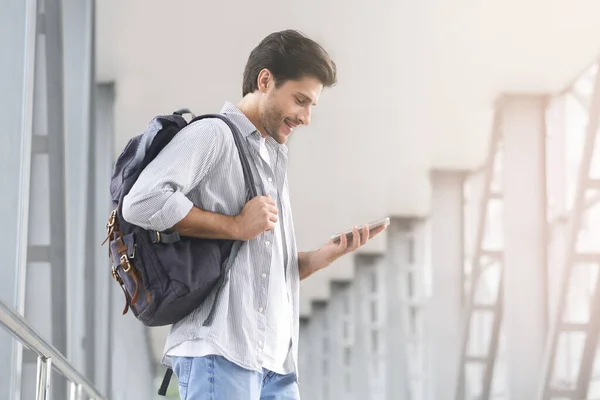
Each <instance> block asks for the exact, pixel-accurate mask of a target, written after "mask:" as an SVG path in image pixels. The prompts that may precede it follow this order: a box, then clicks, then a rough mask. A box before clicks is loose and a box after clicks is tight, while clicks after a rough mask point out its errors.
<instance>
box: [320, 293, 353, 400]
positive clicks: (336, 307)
mask: <svg viewBox="0 0 600 400" xmlns="http://www.w3.org/2000/svg"><path fill="white" fill-rule="evenodd" d="M348 287H349V284H348V283H341V282H333V283H331V299H330V301H329V304H328V305H327V309H326V313H327V315H328V320H329V321H330V322H331V329H330V341H329V343H330V349H329V351H330V353H329V363H330V368H331V371H332V373H331V374H330V375H329V382H330V398H331V399H335V400H337V399H340V400H342V399H343V400H349V399H351V398H353V397H352V380H353V375H352V368H351V364H350V363H351V361H352V350H353V346H352V328H353V325H352V322H353V318H352V317H353V313H352V308H351V304H350V296H349V295H348Z"/></svg>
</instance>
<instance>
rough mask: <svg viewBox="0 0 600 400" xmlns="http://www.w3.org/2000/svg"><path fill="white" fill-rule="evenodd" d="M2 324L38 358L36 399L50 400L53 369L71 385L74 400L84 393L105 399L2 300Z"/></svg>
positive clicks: (0, 322) (0, 307)
mask: <svg viewBox="0 0 600 400" xmlns="http://www.w3.org/2000/svg"><path fill="white" fill-rule="evenodd" d="M0 325H2V326H4V327H5V328H6V329H7V330H8V332H9V333H11V334H12V335H13V336H15V337H16V338H17V340H19V341H20V342H21V343H23V344H24V345H25V346H26V347H27V348H29V350H31V351H33V352H34V353H36V354H37V356H38V368H37V385H36V400H47V399H48V398H49V397H50V376H51V373H50V372H51V371H52V368H54V369H56V370H57V371H58V372H60V373H61V374H62V375H63V376H64V377H65V378H66V379H67V380H68V381H69V382H70V383H71V388H70V399H71V400H81V399H82V396H83V394H84V393H85V394H86V395H87V396H90V397H91V398H92V399H94V400H105V397H103V396H102V395H101V394H100V393H98V391H97V390H96V389H95V388H94V386H93V385H92V384H91V383H90V382H89V381H88V380H87V379H85V378H84V377H83V375H81V374H80V373H79V372H78V371H77V370H76V369H75V368H74V367H73V366H72V365H71V364H70V363H69V361H67V359H66V358H65V357H64V356H63V355H62V354H61V353H60V352H59V351H58V350H56V349H55V348H54V346H52V345H51V344H49V343H48V342H46V341H45V340H44V339H42V337H41V336H40V335H39V334H38V333H37V332H36V331H35V330H34V329H33V328H32V327H31V326H30V325H29V324H28V323H27V322H26V321H25V319H23V317H22V316H21V315H19V314H18V313H16V312H15V311H13V310H12V309H11V308H10V307H8V306H7V305H6V304H4V303H3V302H2V301H0Z"/></svg>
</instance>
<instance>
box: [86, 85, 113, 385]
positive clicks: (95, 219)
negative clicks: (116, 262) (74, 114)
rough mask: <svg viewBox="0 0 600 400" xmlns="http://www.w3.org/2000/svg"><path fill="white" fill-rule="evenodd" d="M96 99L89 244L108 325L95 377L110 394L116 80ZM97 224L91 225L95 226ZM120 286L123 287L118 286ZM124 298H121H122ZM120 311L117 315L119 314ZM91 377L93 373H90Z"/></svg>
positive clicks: (98, 305) (98, 310)
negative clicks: (109, 224)
mask: <svg viewBox="0 0 600 400" xmlns="http://www.w3.org/2000/svg"><path fill="white" fill-rule="evenodd" d="M95 94H96V96H95V98H96V101H95V106H96V109H95V123H96V125H95V134H94V135H93V142H92V148H93V150H94V168H93V179H90V181H91V182H93V183H94V188H93V189H92V191H91V193H90V196H91V197H90V199H91V200H92V202H93V205H90V208H89V210H88V212H89V213H90V215H89V217H88V218H89V219H88V222H89V223H90V228H88V231H91V232H90V234H89V236H88V246H89V247H88V248H91V249H94V251H93V252H91V251H90V252H89V253H90V255H91V256H92V257H93V260H92V261H91V262H90V264H91V265H92V268H93V273H94V277H93V278H92V279H94V282H95V287H96V291H95V292H96V299H95V312H94V321H93V322H94V324H95V327H100V328H102V327H104V329H95V340H94V345H95V352H94V354H95V356H94V360H93V361H94V362H95V363H96V366H95V377H94V379H95V380H94V382H95V383H96V387H97V388H98V389H99V390H100V391H101V392H102V393H106V394H107V395H110V393H112V383H111V373H110V371H111V365H110V360H111V357H110V355H111V354H112V340H113V338H112V336H111V332H112V328H111V326H112V320H113V318H115V315H113V314H112V313H111V310H112V305H111V304H112V302H113V301H114V299H113V297H112V296H111V295H110V294H111V289H113V288H114V283H115V282H114V281H113V279H112V277H111V276H110V273H108V271H109V270H110V261H109V259H108V254H107V253H108V252H107V250H106V247H100V246H99V243H102V241H103V240H104V236H105V232H104V231H103V230H101V229H96V228H97V227H101V226H104V225H105V224H106V220H107V215H108V214H109V213H110V209H111V203H110V191H109V186H108V185H107V184H106V183H107V182H110V176H111V174H112V165H113V162H114V159H115V151H114V137H115V129H114V101H115V88H114V85H113V84H112V83H106V84H100V85H98V87H97V89H96V93H95ZM92 226H93V227H95V228H94V229H91V227H92ZM118 290H119V289H118ZM117 299H118V301H121V298H118V297H117ZM119 316H120V315H117V317H119ZM90 379H91V377H90Z"/></svg>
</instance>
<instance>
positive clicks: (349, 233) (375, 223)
mask: <svg viewBox="0 0 600 400" xmlns="http://www.w3.org/2000/svg"><path fill="white" fill-rule="evenodd" d="M389 224H390V218H389V217H386V218H382V219H380V220H377V221H373V222H371V223H369V225H368V227H369V232H370V231H372V230H373V229H375V228H379V227H380V226H388V225H389ZM358 234H359V235H362V226H360V227H359V228H358ZM341 235H346V239H348V242H351V241H352V236H353V235H352V230H349V231H347V232H344V233H338V234H337V235H333V236H332V237H331V240H333V242H334V243H339V242H340V237H341Z"/></svg>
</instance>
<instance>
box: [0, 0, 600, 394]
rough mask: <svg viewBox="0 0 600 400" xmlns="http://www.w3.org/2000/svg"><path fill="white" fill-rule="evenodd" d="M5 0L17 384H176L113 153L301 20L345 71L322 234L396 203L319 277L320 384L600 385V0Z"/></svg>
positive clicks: (7, 202) (212, 103) (4, 355)
mask: <svg viewBox="0 0 600 400" xmlns="http://www.w3.org/2000/svg"><path fill="white" fill-rule="evenodd" d="M0 6H1V7H0V48H1V49H2V51H3V54H4V56H2V57H1V58H0V121H2V128H1V129H0V138H1V140H2V145H1V146H0V160H1V166H2V172H1V174H0V179H1V180H0V183H1V187H2V188H3V193H2V194H1V195H0V220H1V221H2V223H3V227H2V231H1V233H0V238H1V240H0V254H2V262H1V263H0V304H1V305H2V308H0V326H1V325H4V328H5V329H0V359H1V360H3V361H2V362H1V363H0V398H2V399H10V400H20V399H33V398H36V399H42V398H45V397H39V396H40V393H36V392H40V390H36V389H40V388H41V389H44V388H45V387H46V386H45V385H46V384H47V381H46V376H47V372H46V371H47V369H49V368H51V367H52V366H55V367H57V368H59V369H61V368H62V373H60V374H59V373H58V372H56V370H55V372H54V373H53V374H51V376H50V383H51V387H50V391H49V392H48V393H52V395H53V398H54V399H63V398H69V399H76V398H87V397H92V396H93V395H94V393H90V392H89V391H88V392H87V393H86V391H87V390H88V389H86V388H88V387H93V388H94V390H95V391H96V392H97V393H96V395H98V396H101V397H102V398H105V399H128V400H129V399H134V400H136V399H157V398H159V397H157V395H156V392H157V389H158V387H159V385H160V381H161V379H162V375H163V373H164V368H163V367H162V366H161V365H160V357H161V355H162V351H163V345H164V339H165V337H166V334H167V332H168V327H162V328H151V329H149V328H145V327H144V326H143V325H142V324H141V323H140V322H138V321H137V320H136V319H135V318H134V317H133V316H132V314H131V313H129V314H127V315H125V316H122V315H121V310H122V307H123V294H122V293H121V289H120V288H119V287H118V285H117V284H116V283H115V282H114V281H113V279H112V277H111V274H110V264H109V260H108V254H107V252H108V251H107V248H106V247H101V246H100V243H102V241H103V240H104V236H105V225H106V222H107V218H108V215H109V213H110V204H109V180H110V175H111V170H112V165H113V162H114V161H115V159H116V156H117V155H118V154H119V153H120V151H121V150H122V149H123V147H124V145H125V144H126V143H127V141H128V140H129V138H131V137H133V136H135V135H137V134H139V133H141V132H142V131H143V130H144V128H145V127H146V125H147V123H148V122H149V121H150V120H151V119H152V118H153V117H154V116H155V115H158V114H165V113H167V114H168V113H171V112H173V111H174V110H176V109H178V108H182V107H189V108H191V109H192V110H193V111H194V112H195V113H196V114H202V113H211V112H218V111H219V110H220V108H221V106H222V104H223V103H224V102H225V101H233V102H234V103H236V102H237V101H238V100H239V99H240V97H241V82H242V73H243V69H244V65H245V62H246V60H247V57H248V55H249V54H250V51H251V50H252V49H253V48H254V47H255V46H256V45H257V44H258V43H259V42H260V40H261V39H262V38H264V37H265V36H266V35H268V34H269V33H271V32H273V31H277V30H283V29H289V28H291V29H297V30H300V31H302V32H303V33H305V34H306V35H308V36H309V37H311V38H312V39H314V40H316V41H318V42H319V43H320V44H322V45H323V46H324V48H325V49H326V50H327V51H328V52H329V54H330V55H331V57H332V58H333V59H334V61H335V62H336V64H337V66H338V71H339V76H338V80H339V83H338V85H337V86H335V87H334V88H330V89H325V91H324V92H323V94H322V96H321V99H320V101H319V106H318V107H316V109H315V110H314V112H313V117H312V121H313V122H312V124H311V126H309V127H305V128H302V129H300V130H298V131H296V132H295V133H294V135H293V136H292V138H291V139H290V141H289V143H288V145H289V148H290V166H289V171H288V173H289V180H290V186H291V201H292V205H293V209H294V220H295V227H296V234H297V241H298V246H299V248H300V249H302V250H311V249H315V248H317V247H319V246H321V245H322V244H324V243H325V242H326V241H327V239H328V238H329V236H331V235H332V234H334V233H337V232H340V231H344V230H347V229H349V228H350V227H352V226H354V225H361V224H364V223H367V222H370V221H373V220H376V219H379V218H382V217H385V216H390V217H391V221H392V223H391V226H390V227H389V228H388V229H387V230H386V231H385V233H384V234H382V235H380V236H378V237H377V238H376V239H374V240H373V241H372V242H370V243H369V244H368V245H367V246H365V247H364V248H361V249H360V251H359V252H357V253H356V254H353V255H351V256H347V257H346V258H344V259H341V260H339V261H338V262H337V263H336V264H334V265H332V266H331V267H330V268H328V269H326V270H323V271H320V272H319V273H317V274H316V275H314V276H312V277H310V278H309V279H307V280H305V281H303V282H302V283H301V338H300V388H301V393H302V396H303V399H308V400H328V399H330V400H338V399H353V400H359V399H360V400H363V399H377V400H379V399H394V400H396V399H397V400H475V399H477V400H487V399H498V400H499V399H506V400H547V399H556V400H559V399H560V400H566V399H572V400H575V399H577V400H582V399H599V398H600V365H597V363H596V360H597V359H598V357H597V347H598V335H599V332H600V290H599V289H600V286H599V285H598V284H599V282H600V273H599V268H600V209H599V207H598V204H599V202H600V154H598V153H596V150H597V149H598V148H599V147H600V141H597V140H596V135H597V132H598V124H599V119H598V117H599V116H600V75H599V74H598V73H597V72H598V61H597V60H598V57H599V56H600V23H599V22H600V17H599V16H600V2H598V1H595V0H575V1H573V0H571V1H567V0H519V1H517V0H502V1H500V0H488V1H474V0H463V1H447V0H429V1H420V2H419V1H407V0H395V1H389V0H372V1H371V2H370V3H368V4H367V3H366V2H364V1H358V0H346V1H340V0H319V1H317V0H304V1H302V2H289V1H274V0H263V1H261V2H248V1H229V2H217V1H212V2H211V1H205V2H201V1H192V0H173V1H169V2H166V1H158V0H144V1H142V0H119V1H117V0H97V1H94V0H0ZM15 332H16V333H17V334H18V333H19V332H20V333H21V335H24V333H23V332H29V333H31V332H34V334H35V337H38V338H39V339H42V340H40V341H37V342H36V346H33V345H32V343H26V346H22V345H21V341H22V338H23V337H21V340H20V341H19V340H16V339H15V338H14V335H12V334H11V333H13V334H14V333H15ZM34 334H33V333H32V334H31V335H30V336H27V337H29V338H31V337H33V335H34ZM44 343H47V344H49V345H51V346H52V349H54V350H55V351H56V352H57V353H60V354H62V355H63V356H64V359H60V357H58V356H53V357H50V356H49V353H48V347H47V346H45V344H44ZM28 347H33V348H32V349H30V348H28ZM52 354H54V353H52ZM39 356H41V357H39ZM48 358H50V362H48ZM53 360H54V361H56V362H52V361H53ZM65 365H67V367H68V368H67V367H65ZM66 369H68V370H69V371H71V372H70V373H67V375H68V378H69V379H65V377H64V376H63V375H64V370H66ZM73 371H74V372H73ZM67 380H75V382H74V383H73V384H71V383H69V382H67ZM42 392H43V390H42ZM41 395H42V396H43V393H42V394H41ZM36 396H37V397H36ZM168 398H172V399H175V398H178V395H177V382H176V379H173V382H172V383H171V386H170V388H169V391H168Z"/></svg>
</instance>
